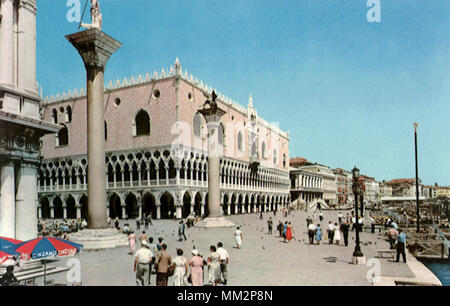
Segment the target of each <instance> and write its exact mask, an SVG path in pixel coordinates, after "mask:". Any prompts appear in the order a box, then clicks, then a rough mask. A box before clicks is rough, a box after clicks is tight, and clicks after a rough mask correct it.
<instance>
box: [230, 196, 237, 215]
mask: <svg viewBox="0 0 450 306" xmlns="http://www.w3.org/2000/svg"><path fill="white" fill-rule="evenodd" d="M230 212H231V214H232V215H234V214H235V212H236V195H234V194H233V195H232V196H231V203H230Z"/></svg>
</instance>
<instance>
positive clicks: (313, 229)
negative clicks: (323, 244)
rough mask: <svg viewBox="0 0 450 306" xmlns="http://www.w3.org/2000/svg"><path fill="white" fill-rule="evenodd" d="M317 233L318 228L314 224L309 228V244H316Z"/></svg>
mask: <svg viewBox="0 0 450 306" xmlns="http://www.w3.org/2000/svg"><path fill="white" fill-rule="evenodd" d="M315 233H316V226H315V225H314V223H312V222H311V223H310V224H309V226H308V237H309V243H310V244H314V234H315Z"/></svg>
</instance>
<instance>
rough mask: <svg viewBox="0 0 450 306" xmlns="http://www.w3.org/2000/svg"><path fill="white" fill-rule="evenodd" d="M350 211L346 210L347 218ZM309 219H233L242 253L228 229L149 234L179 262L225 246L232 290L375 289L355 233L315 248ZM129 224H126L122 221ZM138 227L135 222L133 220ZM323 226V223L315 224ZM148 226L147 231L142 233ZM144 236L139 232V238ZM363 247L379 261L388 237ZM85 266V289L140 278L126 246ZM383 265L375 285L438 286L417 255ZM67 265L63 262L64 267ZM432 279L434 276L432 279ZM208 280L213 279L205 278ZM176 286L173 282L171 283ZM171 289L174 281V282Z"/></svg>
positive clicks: (373, 237)
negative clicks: (285, 231) (286, 227)
mask: <svg viewBox="0 0 450 306" xmlns="http://www.w3.org/2000/svg"><path fill="white" fill-rule="evenodd" d="M347 212H348V211H343V214H344V216H345V214H346V213H347ZM323 214H324V220H323V221H322V222H320V223H321V226H322V228H323V229H324V232H325V230H326V227H327V225H328V221H333V223H334V222H337V214H338V211H324V212H323ZM308 215H309V214H307V213H305V212H303V211H294V212H292V213H291V214H290V215H289V216H288V217H287V218H284V217H283V216H282V214H281V212H278V213H277V215H276V216H274V215H273V212H269V213H264V214H263V216H264V219H263V220H260V219H259V214H250V215H236V216H230V217H229V218H230V219H231V220H232V221H233V222H234V223H235V224H236V225H239V226H241V230H242V232H243V245H242V248H241V249H237V248H235V244H234V239H233V232H234V231H235V228H228V229H208V230H205V229H200V228H190V229H186V235H187V238H188V239H187V241H183V242H177V238H178V235H177V229H178V222H176V221H169V220H155V221H153V226H151V225H150V226H149V229H148V230H147V231H146V232H147V234H148V236H149V237H153V238H154V239H155V240H156V239H157V238H158V237H164V238H165V240H164V241H165V242H166V243H167V245H168V251H169V252H170V254H171V255H172V258H174V257H175V254H176V249H177V248H181V249H183V250H184V252H185V253H184V255H185V257H186V258H187V259H189V258H190V257H191V255H190V253H191V250H192V248H193V246H195V247H196V248H197V249H199V250H200V253H201V254H202V255H203V256H204V257H207V256H208V253H209V246H210V245H211V244H214V245H216V244H217V242H219V241H221V242H223V244H224V247H225V248H226V249H227V250H228V252H229V254H230V264H229V265H228V275H229V279H228V285H230V286H249V285H252V286H290V285H295V286H297V285H306V286H310V285H320V286H335V285H338V286H349V285H355V286H372V285H373V283H372V281H368V280H367V272H368V271H369V270H370V269H371V268H373V266H366V265H352V264H351V259H352V253H353V250H354V246H355V241H354V237H355V232H350V234H349V246H348V247H345V246H344V245H343V239H342V240H341V245H339V246H338V245H336V244H334V245H329V244H328V241H322V243H321V244H320V245H310V244H309V242H308V237H307V234H306V217H307V216H308ZM269 217H272V219H273V221H274V226H273V234H272V235H268V234H267V219H268V218H269ZM279 220H281V221H283V223H284V221H290V222H291V223H292V226H293V230H294V239H293V240H292V241H291V242H290V243H284V242H283V240H282V239H280V238H279V237H278V232H277V231H276V225H277V224H278V221H279ZM122 223H124V222H122ZM129 223H130V226H131V227H132V228H134V227H135V222H134V220H133V221H131V220H130V221H129ZM317 223H319V222H318V220H316V221H315V224H317ZM142 229H143V227H141V231H142ZM141 231H136V235H137V236H139V234H140V232H141ZM361 241H362V244H361V248H362V251H363V253H364V255H365V256H366V259H367V260H369V259H371V258H376V259H379V258H377V257H378V253H377V250H379V249H388V248H389V244H388V242H386V241H385V238H384V235H383V233H379V232H378V230H377V232H376V233H375V234H371V233H369V232H363V233H362V234H361ZM77 258H79V259H80V261H81V269H82V285H83V286H97V285H106V286H109V285H118V286H134V285H135V274H134V273H133V271H132V268H133V257H132V255H130V254H129V248H127V247H122V248H117V249H112V250H103V251H90V252H87V251H85V252H83V253H82V254H81V255H79V256H77ZM379 260H380V272H381V275H380V277H381V278H380V279H379V282H378V283H376V284H375V285H395V280H397V279H400V280H403V281H406V282H407V281H408V280H411V281H413V282H414V281H418V280H425V282H422V284H428V285H429V284H438V281H437V282H436V280H437V278H435V277H434V278H433V276H434V275H433V274H431V272H430V271H429V270H428V269H426V268H425V267H424V266H423V265H422V264H421V263H420V262H418V261H417V260H415V258H413V257H412V256H408V263H407V264H405V263H403V262H402V261H400V262H399V263H396V262H394V260H392V259H390V258H382V259H379ZM65 262H66V260H62V261H60V262H58V263H57V264H58V265H64V264H65ZM416 274H419V275H416ZM430 274H431V275H430ZM54 279H55V281H56V282H64V280H65V276H64V275H60V276H57V277H54ZM205 279H207V274H206V273H205ZM169 282H170V280H169ZM154 284H155V275H152V285H154ZM170 284H171V282H170Z"/></svg>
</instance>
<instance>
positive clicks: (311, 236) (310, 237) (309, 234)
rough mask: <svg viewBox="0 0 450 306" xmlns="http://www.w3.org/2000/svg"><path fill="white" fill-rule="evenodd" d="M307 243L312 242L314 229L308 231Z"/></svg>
mask: <svg viewBox="0 0 450 306" xmlns="http://www.w3.org/2000/svg"><path fill="white" fill-rule="evenodd" d="M308 237H309V243H310V244H314V231H308Z"/></svg>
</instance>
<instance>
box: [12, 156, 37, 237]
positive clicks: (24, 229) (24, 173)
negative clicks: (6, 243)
mask: <svg viewBox="0 0 450 306" xmlns="http://www.w3.org/2000/svg"><path fill="white" fill-rule="evenodd" d="M37 175H38V173H37V166H36V165H33V164H22V166H21V168H20V170H19V171H17V176H16V186H17V193H16V239H19V240H23V241H26V240H31V239H34V238H37V235H38V233H37V219H38V218H37V217H38V216H37V209H36V208H37V198H36V197H37V192H38V191H37Z"/></svg>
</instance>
